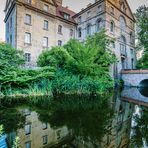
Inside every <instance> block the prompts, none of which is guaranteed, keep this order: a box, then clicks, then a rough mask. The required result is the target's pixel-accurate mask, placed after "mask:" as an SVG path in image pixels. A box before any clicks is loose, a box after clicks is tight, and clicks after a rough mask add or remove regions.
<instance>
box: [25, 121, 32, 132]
mask: <svg viewBox="0 0 148 148" xmlns="http://www.w3.org/2000/svg"><path fill="white" fill-rule="evenodd" d="M25 134H26V135H29V134H31V123H28V124H26V125H25Z"/></svg>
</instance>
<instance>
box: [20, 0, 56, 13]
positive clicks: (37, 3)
mask: <svg viewBox="0 0 148 148" xmlns="http://www.w3.org/2000/svg"><path fill="white" fill-rule="evenodd" d="M19 2H21V3H24V4H26V3H25V0H19ZM44 4H46V5H48V6H49V12H50V13H51V14H53V15H55V14H56V7H55V6H54V3H53V1H52V0H32V4H31V6H33V7H35V8H37V9H40V10H44Z"/></svg>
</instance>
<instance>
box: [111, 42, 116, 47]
mask: <svg viewBox="0 0 148 148" xmlns="http://www.w3.org/2000/svg"><path fill="white" fill-rule="evenodd" d="M111 46H112V48H114V49H115V42H114V41H112V42H111Z"/></svg>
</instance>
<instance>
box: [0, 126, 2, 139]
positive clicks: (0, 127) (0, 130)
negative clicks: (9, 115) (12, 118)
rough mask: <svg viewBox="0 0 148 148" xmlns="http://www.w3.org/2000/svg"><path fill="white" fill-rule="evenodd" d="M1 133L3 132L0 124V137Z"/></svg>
mask: <svg viewBox="0 0 148 148" xmlns="http://www.w3.org/2000/svg"><path fill="white" fill-rule="evenodd" d="M2 134H3V126H2V125H0V137H1V136H2Z"/></svg>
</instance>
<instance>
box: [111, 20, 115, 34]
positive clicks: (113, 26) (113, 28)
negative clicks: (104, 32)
mask: <svg viewBox="0 0 148 148" xmlns="http://www.w3.org/2000/svg"><path fill="white" fill-rule="evenodd" d="M114 31H115V24H114V22H113V21H111V22H110V32H114Z"/></svg>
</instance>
